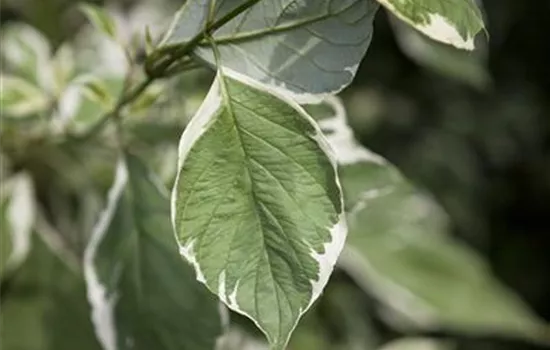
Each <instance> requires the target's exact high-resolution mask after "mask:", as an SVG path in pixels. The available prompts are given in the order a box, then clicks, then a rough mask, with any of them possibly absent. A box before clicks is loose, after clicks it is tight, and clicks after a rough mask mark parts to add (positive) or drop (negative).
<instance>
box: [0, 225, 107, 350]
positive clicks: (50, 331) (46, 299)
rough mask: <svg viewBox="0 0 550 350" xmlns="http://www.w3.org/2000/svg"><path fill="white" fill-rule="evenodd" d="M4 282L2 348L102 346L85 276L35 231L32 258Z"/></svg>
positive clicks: (96, 349)
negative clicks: (57, 253) (94, 328)
mask: <svg viewBox="0 0 550 350" xmlns="http://www.w3.org/2000/svg"><path fill="white" fill-rule="evenodd" d="M3 282H5V284H4V283H3V284H2V312H0V324H1V325H2V327H0V348H1V349H2V350H75V349H78V350H102V349H101V347H100V346H99V344H98V342H97V340H96V338H95V336H94V332H93V327H92V323H91V321H90V317H89V306H88V303H87V302H86V289H85V285H84V281H83V279H82V276H80V275H79V274H78V273H76V272H74V271H73V270H71V269H69V268H68V266H67V265H66V264H65V263H64V262H63V261H62V260H61V259H60V258H59V257H58V256H56V255H55V254H54V253H53V252H52V251H51V250H50V249H49V247H48V246H46V245H45V243H44V241H43V240H42V239H40V238H39V235H38V234H33V242H32V249H31V252H30V255H29V257H28V259H27V260H26V261H25V262H24V263H23V264H22V265H21V267H20V269H19V270H18V271H17V273H16V274H14V275H13V277H12V278H11V279H9V280H7V281H3Z"/></svg>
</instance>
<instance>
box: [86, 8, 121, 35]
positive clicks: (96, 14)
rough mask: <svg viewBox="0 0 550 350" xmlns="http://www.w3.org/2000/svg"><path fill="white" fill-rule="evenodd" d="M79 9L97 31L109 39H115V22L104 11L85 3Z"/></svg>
mask: <svg viewBox="0 0 550 350" xmlns="http://www.w3.org/2000/svg"><path fill="white" fill-rule="evenodd" d="M79 9H80V11H82V13H83V14H84V15H85V16H86V17H87V18H88V20H89V21H90V23H92V25H93V26H94V27H95V28H96V29H97V30H99V31H100V32H102V33H103V34H105V35H107V36H108V37H109V38H111V39H116V37H117V32H116V22H115V20H114V19H113V18H112V17H111V15H110V14H109V13H108V12H107V11H105V9H103V8H101V7H99V6H96V5H92V4H87V3H85V4H80V6H79Z"/></svg>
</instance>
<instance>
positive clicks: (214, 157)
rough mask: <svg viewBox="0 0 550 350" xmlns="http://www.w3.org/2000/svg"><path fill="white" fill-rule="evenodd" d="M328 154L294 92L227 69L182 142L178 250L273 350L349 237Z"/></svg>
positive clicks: (176, 205)
mask: <svg viewBox="0 0 550 350" xmlns="http://www.w3.org/2000/svg"><path fill="white" fill-rule="evenodd" d="M235 78H238V79H239V80H241V81H246V82H240V81H238V80H236V79H235ZM331 154H332V152H331V151H330V148H328V147H327V145H326V142H325V140H324V138H323V137H322V134H321V132H320V130H318V128H317V127H316V124H315V122H314V121H313V120H312V119H311V117H310V116H308V115H307V114H306V113H305V111H303V109H301V108H300V107H299V106H298V105H296V104H295V103H294V102H291V100H290V99H289V98H287V97H285V96H283V95H279V94H277V93H274V92H273V91H267V90H266V89H265V88H264V87H263V86H261V85H259V84H257V83H254V82H253V81H250V79H246V78H244V77H242V76H239V75H231V77H229V76H224V75H222V74H221V73H219V74H218V77H217V78H216V80H215V82H214V84H213V86H212V88H211V90H210V92H209V94H208V96H207V97H206V100H205V101H204V103H203V105H202V106H201V108H200V109H199V111H198V112H197V114H196V115H195V117H194V118H193V119H192V121H191V123H190V124H189V126H188V127H187V128H186V129H185V131H184V133H183V135H182V138H181V141H180V155H179V157H180V158H179V161H180V162H179V173H178V178H177V180H176V184H175V186H174V190H173V197H172V199H173V202H172V205H173V206H172V215H173V220H174V227H175V230H176V235H177V238H178V241H179V245H180V252H181V253H182V254H183V255H184V256H185V257H186V258H187V260H189V261H190V262H191V263H193V264H194V266H195V269H196V273H197V279H198V280H199V281H201V282H203V283H204V284H206V285H207V287H208V288H209V289H210V290H211V291H212V292H213V293H215V294H217V295H218V296H219V297H220V299H221V300H222V301H224V303H226V304H227V305H228V306H229V307H230V308H231V309H233V310H235V311H236V312H238V313H241V314H243V315H245V316H247V317H249V318H251V319H252V320H253V321H254V322H255V323H256V325H257V326H258V327H259V328H260V329H261V330H262V331H263V332H264V333H265V334H266V336H267V338H268V341H269V342H270V343H271V346H272V349H275V350H282V349H285V345H286V344H287V342H288V340H289V337H290V334H291V332H292V331H293V329H294V327H295V326H296V324H297V322H298V320H299V319H300V317H301V316H302V314H303V313H304V312H306V310H307V309H308V308H309V307H310V306H311V304H312V303H313V302H314V301H315V300H316V299H317V297H318V296H319V295H320V293H321V291H322V290H323V288H324V286H325V285H326V283H327V281H328V278H329V276H330V274H331V272H332V269H333V266H334V264H335V262H336V259H337V257H338V255H339V253H340V251H341V249H342V247H343V244H344V240H345V236H346V225H345V221H344V220H343V215H342V197H341V193H340V188H339V185H338V180H337V174H336V169H335V165H334V164H333V162H332V158H331Z"/></svg>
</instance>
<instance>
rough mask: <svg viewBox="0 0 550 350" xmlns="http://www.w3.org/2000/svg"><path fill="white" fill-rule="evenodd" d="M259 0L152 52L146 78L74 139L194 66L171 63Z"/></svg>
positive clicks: (87, 134)
mask: <svg viewBox="0 0 550 350" xmlns="http://www.w3.org/2000/svg"><path fill="white" fill-rule="evenodd" d="M260 1H261V0H248V1H246V2H244V3H243V4H241V5H239V6H237V7H236V8H235V9H233V10H231V11H230V12H228V13H227V14H225V15H224V16H223V17H222V18H220V19H219V20H217V21H215V22H213V23H211V24H210V23H209V24H207V25H206V27H205V28H204V29H203V30H202V31H201V32H199V33H198V34H197V35H195V36H194V37H193V38H192V39H191V40H190V41H188V42H187V43H185V44H183V45H181V46H175V47H170V48H168V51H160V52H158V54H157V55H155V54H153V55H152V56H151V57H149V59H147V60H146V63H145V73H146V74H147V78H146V79H145V80H144V81H142V82H141V83H140V84H139V85H137V86H136V87H134V88H133V89H132V90H130V91H129V92H127V93H125V94H123V95H122V97H121V98H120V99H119V101H118V102H117V104H116V105H115V107H114V108H113V109H112V110H111V111H109V112H107V113H105V114H104V115H103V117H101V118H100V119H99V121H98V122H97V123H96V124H94V125H93V126H92V127H91V128H90V129H89V130H88V131H86V132H85V133H84V134H82V135H80V136H77V137H75V138H74V139H76V140H81V141H82V140H87V139H88V138H90V137H92V136H93V135H95V134H97V133H98V132H100V131H101V130H102V129H103V127H104V126H105V125H106V124H107V123H108V122H109V120H111V119H113V118H118V117H119V116H120V112H121V110H122V109H123V108H124V107H125V106H126V105H128V104H129V103H131V102H132V101H134V100H135V99H136V98H137V97H139V96H140V95H141V94H142V93H143V92H144V91H145V90H146V89H147V88H148V87H149V86H150V85H151V84H152V83H153V82H154V81H155V80H157V79H159V78H163V77H166V75H167V73H170V74H172V73H177V72H181V71H182V70H187V69H193V68H195V67H196V66H194V65H182V66H179V65H176V66H173V65H174V64H177V63H178V61H180V60H181V59H182V58H183V57H185V56H188V55H189V54H190V53H191V52H192V51H193V49H195V47H196V46H198V45H199V44H200V42H201V41H202V40H204V39H205V38H207V37H208V36H210V34H212V33H213V32H215V31H216V30H218V29H219V28H221V27H222V26H224V25H225V24H226V23H227V22H229V21H231V20H232V19H233V18H235V17H237V16H238V15H239V14H241V13H242V12H244V11H246V10H247V9H249V8H250V7H252V6H254V5H255V4H256V3H258V2H260ZM162 53H166V54H167V56H168V57H164V56H160V57H159V54H162ZM157 57H159V58H157ZM184 68H185V69H184Z"/></svg>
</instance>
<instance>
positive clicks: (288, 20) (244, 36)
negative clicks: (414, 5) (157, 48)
mask: <svg viewBox="0 0 550 350" xmlns="http://www.w3.org/2000/svg"><path fill="white" fill-rule="evenodd" d="M210 3H211V1H205V0H203V1H193V2H187V4H186V6H184V8H183V9H182V10H181V11H180V13H179V15H178V16H176V19H175V22H174V24H173V26H172V30H171V31H169V33H168V35H167V37H166V38H165V41H164V45H171V44H177V43H182V42H186V41H188V40H189V39H190V38H191V37H193V36H194V35H195V34H196V33H197V32H199V31H200V30H201V29H202V28H203V27H204V26H205V23H206V21H207V19H208V18H213V19H214V21H215V19H219V18H221V17H223V15H224V14H227V13H228V12H229V11H231V10H232V9H234V8H235V7H236V6H237V5H238V4H241V3H242V0H230V1H220V2H218V3H217V4H215V5H211V4H210ZM377 10H378V4H377V3H376V2H375V1H374V0H339V1H332V0H305V1H300V2H296V1H290V0H286V1H283V2H273V1H261V2H259V3H258V4H256V5H254V6H252V7H251V8H250V9H249V10H247V11H246V12H244V13H242V14H241V15H239V16H237V17H236V18H235V19H233V20H232V21H230V22H229V23H227V24H226V25H225V26H223V27H222V28H221V29H219V30H217V31H215V32H214V34H213V38H214V40H215V42H216V46H217V48H218V50H219V51H220V55H221V63H222V65H223V67H224V68H226V69H231V70H234V71H237V72H239V73H242V74H244V75H247V76H249V77H250V78H252V79H254V80H258V81H261V82H264V83H268V84H270V85H273V86H277V87H279V88H282V89H285V90H288V91H291V92H293V93H294V94H295V95H296V96H295V97H296V98H298V99H300V98H301V99H302V100H309V99H311V98H314V97H315V96H311V95H317V94H325V93H334V92H338V91H340V90H342V89H343V88H344V87H346V86H347V85H348V84H349V83H350V82H351V81H352V80H353V77H354V75H355V73H356V71H357V67H358V66H359V63H360V62H361V59H362V58H363V56H364V55H365V53H366V51H367V48H368V47H369V44H370V41H371V37H372V33H373V28H372V24H373V19H374V15H375V13H376V12H377ZM196 54H197V55H198V56H200V57H201V58H203V59H204V60H206V61H207V62H210V63H211V64H214V63H215V59H214V53H213V50H212V48H211V47H209V46H208V43H205V45H204V46H203V47H201V48H198V49H197V50H196Z"/></svg>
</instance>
